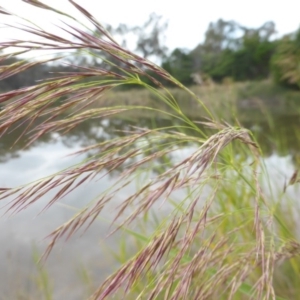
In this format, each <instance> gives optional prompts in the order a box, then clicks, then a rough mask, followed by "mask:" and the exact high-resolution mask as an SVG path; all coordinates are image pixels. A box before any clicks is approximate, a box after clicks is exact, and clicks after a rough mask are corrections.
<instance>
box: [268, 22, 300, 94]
mask: <svg viewBox="0 0 300 300" xmlns="http://www.w3.org/2000/svg"><path fill="white" fill-rule="evenodd" d="M272 74H273V77H274V79H275V81H276V82H277V83H279V84H282V85H284V86H288V87H293V88H297V89H299V88H300V28H299V29H298V31H296V32H294V33H292V34H288V35H286V36H284V37H283V38H282V39H281V40H280V41H279V42H278V47H277V49H276V52H275V54H274V57H273V58H272Z"/></svg>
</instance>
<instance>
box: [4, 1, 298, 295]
mask: <svg viewBox="0 0 300 300" xmlns="http://www.w3.org/2000/svg"><path fill="white" fill-rule="evenodd" d="M25 2H27V3H28V5H34V6H37V7H39V8H40V9H46V10H51V11H53V12H55V13H56V14H58V15H60V17H61V18H63V19H64V20H66V23H64V25H63V29H62V30H63V31H64V36H66V34H68V35H69V38H67V37H61V36H60V35H59V34H54V33H51V32H48V31H44V30H43V29H42V28H41V27H39V26H37V25H35V24H32V23H26V20H23V25H18V28H19V29H20V30H21V31H24V32H27V33H31V35H32V39H31V40H29V41H28V40H22V39H16V40H13V41H9V42H1V43H0V49H1V50H5V49H12V50H13V49H16V48H20V51H15V52H12V53H10V54H7V52H3V53H1V60H3V61H4V62H5V60H6V59H7V58H8V57H11V56H14V57H17V56H19V55H21V54H23V53H24V52H27V53H31V51H35V50H40V51H48V50H55V51H56V50H65V51H66V50H78V51H80V52H81V53H82V55H87V56H88V55H90V56H93V57H96V58H97V59H98V60H99V61H105V62H106V65H107V68H97V67H81V66H78V67H77V69H78V72H73V73H66V74H54V77H53V78H52V79H49V80H44V81H41V82H38V83H37V84H36V85H34V86H30V87H25V88H21V89H18V90H13V91H10V92H6V93H2V94H1V95H0V101H1V103H2V104H4V109H3V110H2V111H1V112H0V120H1V123H0V131H1V135H4V134H7V133H8V132H9V131H10V130H14V129H15V128H17V127H22V128H24V130H23V134H22V137H23V138H24V137H26V138H27V144H26V147H28V146H29V145H30V144H32V143H33V142H34V141H36V140H37V139H39V138H41V137H42V136H44V135H45V134H49V133H53V132H57V133H60V134H65V133H67V132H69V131H70V130H72V129H73V128H75V127H76V126H78V125H79V124H81V123H82V122H84V121H85V120H88V119H102V118H111V117H113V116H116V115H123V114H126V113H127V112H134V113H135V114H139V113H140V112H141V111H143V112H144V111H146V110H147V111H149V112H152V113H154V114H160V115H165V116H167V117H168V119H171V120H174V124H180V125H176V126H175V125H174V126H170V127H161V128H157V127H155V126H154V127H153V128H137V127H132V128H130V129H128V130H127V131H124V134H123V135H122V136H120V137H116V138H113V139H110V140H106V141H104V142H101V143H98V144H93V145H90V146H88V147H86V148H83V149H82V150H80V151H79V152H77V153H92V155H89V156H88V157H87V158H86V159H84V160H83V161H82V162H81V163H80V164H77V165H74V166H72V167H70V168H68V169H65V170H62V171H61V172H59V173H56V174H53V175H51V176H48V177H46V178H41V179H39V180H37V181H35V182H30V183H28V184H26V185H24V186H18V187H11V188H2V189H1V196H0V197H1V198H0V199H1V200H4V199H9V203H8V204H7V205H6V211H7V212H10V213H19V212H21V211H22V210H23V209H27V208H28V207H29V206H31V205H33V204H34V203H35V202H37V201H39V200H40V199H41V198H43V196H44V195H46V194H48V193H50V192H53V191H54V196H53V197H52V199H51V200H50V201H49V203H48V204H47V205H46V207H45V209H51V206H52V205H53V204H54V203H56V202H58V201H60V200H61V199H62V198H63V197H64V196H66V195H67V194H69V193H71V192H72V191H73V190H74V189H76V188H77V187H79V186H80V185H82V184H84V183H85V182H87V181H91V180H97V179H99V174H103V171H105V174H106V175H108V174H112V173H113V172H115V171H116V170H117V169H119V168H120V167H122V170H123V171H122V172H120V173H119V174H118V180H117V182H116V183H114V184H113V185H112V186H109V187H108V188H107V189H106V191H105V192H104V193H102V194H100V195H99V197H98V198H97V199H96V200H92V199H91V202H90V204H89V205H88V206H86V207H83V208H82V209H81V210H80V211H79V212H78V213H77V214H76V215H74V216H73V218H72V219H70V220H69V221H68V222H66V223H65V224H62V225H61V226H60V227H58V228H57V229H56V230H54V231H53V232H52V233H50V234H49V237H48V238H49V246H48V248H47V250H46V251H45V253H44V258H46V257H47V256H48V255H49V254H50V253H51V250H52V249H53V247H55V244H56V242H57V241H58V240H60V239H62V238H69V237H70V236H72V235H73V234H74V233H75V232H78V231H80V230H83V229H87V228H88V227H89V226H91V225H92V224H93V223H94V222H95V220H96V219H97V218H98V216H99V215H101V211H102V210H103V208H104V207H105V206H106V205H107V204H108V203H110V202H112V203H114V202H113V200H114V198H115V196H116V194H117V193H120V191H122V190H123V189H124V188H125V187H126V186H127V185H128V184H130V182H131V181H132V180H133V178H135V177H136V176H137V175H138V176H140V177H141V178H147V179H145V181H144V182H142V184H141V187H140V188H139V189H138V190H136V191H135V192H134V193H133V194H132V195H130V196H124V199H122V203H121V204H120V205H119V206H117V207H116V208H115V216H114V221H113V224H112V225H113V226H112V232H111V234H113V233H114V231H116V230H124V232H125V233H126V234H128V235H130V236H132V237H134V239H135V240H136V241H137V244H136V245H137V246H136V253H135V254H134V255H120V256H119V258H120V259H121V261H122V266H121V267H120V269H119V270H117V271H116V272H115V273H113V274H112V275H111V276H110V277H108V278H107V279H106V280H105V281H104V282H102V283H99V287H98V288H97V289H96V290H95V291H94V292H93V293H92V295H91V297H90V299H105V298H112V297H113V295H115V296H116V297H120V298H124V297H125V298H126V299H296V298H297V297H298V295H299V294H300V284H299V283H300V282H299V277H300V276H299V267H298V266H299V254H300V244H299V242H298V241H297V234H298V232H297V226H296V218H297V212H295V211H293V203H292V202H289V198H288V197H287V196H286V195H285V193H284V192H283V191H278V190H277V191H275V193H274V190H272V189H273V188H272V178H271V177H268V175H267V173H266V170H265V167H264V165H263V163H262V160H261V151H260V147H259V145H258V144H257V143H256V142H255V140H254V139H253V136H252V134H251V132H250V131H249V130H246V129H244V128H241V127H239V122H238V121H236V124H234V125H235V126H231V125H229V124H228V123H226V122H225V121H224V122H220V121H219V118H218V117H217V116H216V115H215V114H214V113H212V112H211V111H210V110H209V109H208V108H207V107H206V106H205V104H204V103H203V102H202V101H201V99H199V98H198V97H197V96H196V95H195V94H194V93H192V92H191V91H190V90H189V89H187V88H186V87H184V86H183V85H182V84H181V83H180V82H178V81H177V80H176V79H175V78H173V77H172V76H171V75H170V74H168V73H167V72H166V71H165V70H163V69H161V68H160V67H158V66H157V65H155V64H153V63H151V62H150V61H148V60H146V59H144V58H142V57H140V56H138V55H136V54H134V53H132V52H131V51H128V50H126V49H124V48H123V47H121V46H120V45H119V44H118V43H117V42H116V41H115V40H114V39H113V37H111V36H110V34H109V33H108V32H107V31H106V30H105V29H104V27H103V26H102V25H101V24H100V23H99V22H98V21H97V20H96V19H95V18H94V17H93V16H92V15H91V14H90V13H89V12H87V11H86V10H85V9H84V8H83V7H81V6H79V5H78V4H76V3H75V2H74V1H72V0H70V3H71V4H72V5H73V6H74V7H75V8H77V9H78V10H79V11H80V12H81V13H82V14H83V15H84V16H85V17H86V18H87V19H88V20H89V22H90V24H91V28H88V27H86V26H84V25H83V24H81V23H80V22H79V21H76V20H75V19H74V18H73V17H72V16H70V15H68V14H66V13H64V12H60V11H58V10H55V9H53V8H51V7H49V6H47V5H45V4H43V3H42V2H39V1H37V0H27V1H25ZM0 13H2V14H7V15H11V16H12V15H13V13H11V12H8V11H6V10H5V8H2V7H0ZM74 21H75V22H76V25H74ZM66 56H67V55H64V54H61V55H60V57H55V58H51V59H46V60H41V59H37V60H35V61H32V62H27V61H25V60H24V61H20V62H18V63H14V64H11V65H4V66H1V67H0V79H4V78H7V77H9V76H12V75H14V74H16V73H19V72H22V71H24V70H26V69H28V68H31V67H32V66H34V65H36V64H45V63H49V62H52V61H53V60H62V61H64V59H65V57H66ZM74 67H75V66H74ZM153 73H154V74H156V76H155V78H154V77H152V76H151V75H149V74H153ZM145 77H147V78H148V79H150V81H151V82H152V85H148V84H146V83H145V82H144V81H143V78H145ZM157 78H161V79H162V80H164V81H165V80H168V81H169V82H171V83H172V84H175V85H176V86H177V87H178V88H180V89H182V91H184V92H185V93H187V95H189V97H192V98H193V99H194V100H193V101H195V103H197V107H198V109H199V118H198V120H191V119H190V118H189V117H188V116H187V115H186V114H185V113H184V112H183V110H182V107H181V106H180V105H179V102H178V101H177V100H176V99H175V98H174V96H173V95H172V94H171V93H170V92H169V91H168V90H167V89H166V88H165V87H164V86H162V84H161V83H160V80H159V79H157ZM133 84H134V85H140V86H142V87H144V88H146V89H147V90H148V91H150V92H151V93H152V94H153V95H154V96H155V99H156V100H155V101H157V99H158V100H159V101H161V102H162V103H164V107H165V109H164V110H162V109H161V108H157V106H156V105H155V104H153V105H148V106H143V105H122V104H119V105H114V104H113V103H112V104H110V103H105V102H104V103H103V105H102V106H101V107H99V106H97V105H95V102H97V103H99V101H100V102H101V99H102V98H103V96H104V95H105V93H107V92H108V91H110V90H112V89H115V88H119V87H120V86H122V85H133ZM62 99H64V100H62ZM232 119H234V117H232ZM199 122H201V124H202V125H203V124H204V125H205V126H206V127H207V128H208V131H203V130H202V129H200V128H201V127H200V126H198V125H199ZM19 138H21V137H19ZM18 141H19V139H17V140H16V141H15V143H18ZM184 144H189V145H192V149H194V151H193V152H192V153H189V154H187V155H186V156H185V157H181V158H180V159H179V161H176V162H174V160H172V159H170V158H171V157H172V155H174V153H177V152H178V151H179V150H180V149H181V146H182V145H184ZM157 162H159V164H158V163H157ZM157 164H158V165H157ZM153 166H156V170H157V171H156V172H154V171H153ZM101 176H102V175H101ZM262 177H263V179H264V184H263V183H262ZM266 178H267V179H266ZM297 181H299V179H298V177H297V172H296V173H294V175H293V177H292V178H291V180H290V181H289V182H288V184H287V187H286V188H288V185H293V184H295V183H296V182H297ZM162 206H166V207H167V210H166V211H167V212H166V213H164V214H159V208H160V207H162ZM291 212H292V213H293V214H292V215H291V214H290V213H291ZM134 224H142V225H141V226H139V230H137V229H136V226H134ZM94 226H96V225H95V224H94ZM143 228H144V229H143ZM121 246H122V243H120V247H121ZM122 247H123V246H122ZM122 247H121V248H122ZM124 247H125V246H124ZM49 297H50V296H49Z"/></svg>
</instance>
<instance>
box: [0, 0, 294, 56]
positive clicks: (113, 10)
mask: <svg viewBox="0 0 300 300" xmlns="http://www.w3.org/2000/svg"><path fill="white" fill-rule="evenodd" d="M42 2H43V3H46V4H48V5H52V6H54V7H55V8H57V9H60V10H63V11H66V12H68V13H71V14H72V15H74V16H75V17H78V16H80V14H79V13H78V11H76V10H75V9H74V7H72V5H71V4H70V3H69V2H68V1H67V0H51V1H50V0H44V1H42ZM76 2H77V3H78V4H79V5H81V6H83V7H84V8H85V9H87V10H88V11H89V12H91V13H92V14H93V15H94V16H95V17H96V18H97V19H98V20H99V21H100V22H102V23H105V24H110V25H112V26H114V27H116V26H118V25H119V24H120V23H125V24H127V25H132V26H135V25H142V24H144V23H145V22H146V21H147V19H148V17H149V15H150V14H151V13H152V12H155V13H156V14H157V15H161V16H162V17H163V20H166V21H168V24H169V26H168V29H167V31H166V40H165V43H166V46H167V47H168V48H169V49H170V50H172V49H174V48H176V47H180V48H188V49H193V48H194V47H196V46H197V45H198V44H199V43H200V42H202V41H203V39H204V33H205V31H206V29H207V27H208V24H209V22H211V21H217V20H218V19H219V18H222V19H224V20H234V21H236V22H238V23H240V24H242V25H244V26H246V27H259V26H261V25H262V24H263V23H265V22H266V21H274V22H275V24H276V28H277V31H278V34H277V36H278V37H280V36H282V35H284V34H286V33H290V32H292V31H295V30H296V29H298V28H299V25H300V17H299V11H300V1H299V0H285V1H282V0H277V1H274V0H251V1H241V0H239V1H238V0H226V1H225V0H209V1H203V0H202V1H201V0H200V1H196V0H185V1H171V0H151V1H141V0H114V1H107V0H106V1H102V0H76ZM0 6H2V7H5V8H7V9H9V10H11V11H13V12H15V13H17V14H20V15H22V16H25V17H27V18H29V19H30V20H32V21H34V22H38V23H39V24H46V23H47V24H51V23H56V24H58V22H57V20H56V19H55V16H54V15H53V14H49V13H47V12H46V11H44V10H41V9H37V8H35V7H32V6H31V5H28V4H26V3H24V2H23V1H22V0H0ZM13 22H15V20H13V19H12V18H9V17H6V16H4V15H2V14H0V23H13ZM45 26H51V25H45ZM16 34H19V33H15V32H13V31H12V30H10V29H8V28H7V27H4V28H3V26H2V28H0V40H3V39H7V38H14V37H16V36H15V35H16Z"/></svg>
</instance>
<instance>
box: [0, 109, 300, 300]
mask: <svg viewBox="0 0 300 300" xmlns="http://www.w3.org/2000/svg"><path fill="white" fill-rule="evenodd" d="M241 116H242V118H241V120H240V122H241V123H242V124H243V125H244V126H245V127H247V128H249V129H251V130H252V131H253V133H254V135H255V137H256V139H257V141H258V143H259V145H260V147H261V148H262V150H263V155H264V156H265V161H266V163H267V165H268V166H269V168H270V170H271V171H270V172H273V174H274V175H276V174H277V175H278V176H279V179H278V181H282V179H283V177H284V176H288V174H291V173H292V172H293V169H294V168H297V167H299V165H300V164H299V158H300V148H299V141H300V139H299V134H300V133H299V127H300V116H299V115H296V114H295V115H284V114H276V115H274V116H272V118H271V121H270V118H268V117H266V116H263V115H262V114H260V117H258V116H259V115H257V114H255V112H252V115H249V112H248V113H247V112H246V111H245V112H244V117H243V113H241ZM174 125H180V124H174V122H173V123H172V122H171V121H170V120H168V119H159V118H155V117H153V118H142V119H136V120H124V119H118V118H113V119H105V120H89V121H86V122H84V123H82V124H81V125H80V126H78V127H77V128H76V129H74V130H72V131H70V132H68V133H67V134H66V135H64V136H60V135H58V134H48V135H45V136H43V137H42V139H40V140H38V141H36V142H35V143H33V144H31V145H30V147H28V148H26V149H23V148H24V146H25V144H26V139H25V138H23V139H20V141H19V142H18V143H17V144H16V145H14V146H13V147H12V145H13V143H14V141H15V140H16V139H17V138H18V137H19V136H20V135H21V133H22V130H23V129H24V127H18V128H16V129H15V130H13V131H11V132H10V133H7V134H5V135H4V136H3V137H2V138H1V139H0V146H1V147H0V162H1V165H0V166H1V168H0V182H1V187H10V186H16V185H20V184H24V183H26V182H28V181H33V180H35V179H38V178H40V177H41V176H46V175H48V174H52V173H55V172H57V171H59V170H61V169H64V168H67V167H68V166H71V165H72V164H74V163H76V162H79V161H80V160H81V159H82V158H83V157H82V156H79V157H73V156H71V157H67V156H66V155H67V154H70V153H72V152H74V151H77V150H79V149H81V148H82V147H85V146H88V145H91V144H94V143H99V142H103V141H106V140H108V139H113V138H114V137H118V136H125V135H126V134H127V133H126V131H128V130H132V126H138V127H143V128H155V127H159V128H161V127H170V126H174ZM199 126H201V125H199ZM201 129H202V130H205V128H203V127H201ZM187 134H189V135H195V134H196V133H195V131H192V130H190V131H189V132H187ZM191 147H192V146H191V145H188V144H183V145H182V148H183V149H182V152H178V153H177V154H176V155H178V157H179V156H182V155H184V152H190V150H192V149H191ZM153 149H154V150H153V151H155V147H154V148H153ZM178 157H177V159H178ZM280 157H281V158H280ZM174 159H175V160H176V157H174ZM272 168H273V171H272ZM276 172H277V173H276ZM277 175H276V176H277ZM113 180H114V179H113V178H109V177H105V178H103V179H101V182H94V183H90V184H88V185H85V186H82V187H80V188H79V189H78V190H77V191H76V192H75V193H72V195H69V196H68V197H66V198H65V199H64V201H63V202H62V203H61V204H57V205H55V206H53V207H52V208H51V210H49V211H47V212H45V213H43V214H42V215H39V216H37V213H38V212H39V211H40V210H41V209H42V207H43V205H44V204H45V203H46V202H47V200H48V199H49V197H45V199H43V201H41V202H38V203H37V204H36V205H35V206H33V207H31V208H30V209H28V210H26V211H24V212H22V213H20V214H18V215H16V216H13V217H10V218H6V217H5V218H1V219H0V226H1V229H2V230H1V232H0V243H1V245H2V250H1V252H0V268H1V269H0V270H1V272H0V290H1V291H2V295H4V296H5V297H7V298H8V299H14V298H16V294H14V293H13V292H12V287H13V290H14V291H15V290H16V289H19V291H20V292H22V293H23V294H24V295H26V294H28V295H29V294H31V296H32V297H34V296H33V294H32V291H33V290H34V289H35V288H34V286H35V283H34V280H35V279H34V278H36V276H38V275H37V274H36V267H35V265H34V264H33V262H32V251H33V243H35V244H36V246H37V248H38V250H40V251H42V249H43V248H44V247H45V241H43V238H44V237H45V235H46V234H47V233H49V232H51V231H52V230H53V229H55V228H56V227H57V226H58V225H60V224H61V223H63V222H64V221H66V220H68V218H69V217H70V216H72V215H73V213H74V210H72V208H71V207H75V208H76V207H81V206H82V205H83V204H84V203H86V202H87V201H88V200H90V199H92V198H93V197H95V196H97V195H98V194H99V193H100V192H101V191H102V190H103V189H105V188H106V187H108V186H111V184H112V182H113ZM135 188H136V186H135V183H132V184H131V185H129V186H127V187H126V189H125V190H123V191H122V193H123V194H122V196H123V197H124V193H128V195H129V194H130V192H132V190H134V189H135ZM87 191H88V194H87ZM293 192H294V193H295V191H293ZM293 196H295V195H293ZM110 209H111V207H107V208H106V211H105V215H106V216H108V219H109V215H110ZM107 227H108V225H107V223H105V222H103V223H102V222H101V223H100V222H98V223H96V225H95V226H93V227H92V228H91V229H90V230H89V231H88V232H87V233H86V234H85V235H84V236H83V237H80V238H79V237H78V236H75V237H74V238H73V239H72V240H71V241H70V242H68V243H66V244H62V243H61V244H59V245H58V247H56V248H55V251H54V253H53V254H52V255H51V256H50V259H49V260H48V262H47V267H48V271H49V273H50V276H51V278H53V280H55V289H54V299H74V300H76V299H83V298H84V296H83V295H85V292H86V291H85V290H84V287H83V286H84V285H83V283H82V281H81V279H80V276H79V275H78V272H79V271H78V270H80V268H81V267H82V266H84V268H86V270H89V272H90V273H91V276H92V277H94V278H97V282H99V281H100V280H101V279H102V278H103V277H104V276H105V275H106V274H107V273H108V272H109V271H110V270H111V268H112V267H113V266H114V263H113V261H112V260H111V258H109V257H108V256H107V255H106V254H105V251H103V249H102V250H101V248H100V247H99V243H100V244H102V243H104V241H103V238H104V237H105V235H106V232H107ZM119 234H120V233H119ZM117 239H118V236H114V237H113V238H111V239H109V240H106V241H105V243H106V244H107V245H109V246H110V247H112V248H114V247H115V245H116V244H117ZM16 274H17V277H16ZM16 278H17V279H16ZM16 280H17V281H16ZM36 299H37V298H36Z"/></svg>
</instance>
